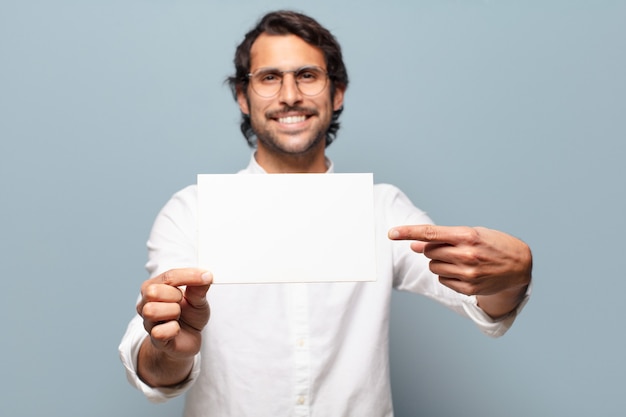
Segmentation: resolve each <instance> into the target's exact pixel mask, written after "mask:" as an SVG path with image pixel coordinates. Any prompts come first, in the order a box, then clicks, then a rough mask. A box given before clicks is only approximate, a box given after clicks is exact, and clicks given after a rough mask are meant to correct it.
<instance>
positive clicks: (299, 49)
mask: <svg viewBox="0 0 626 417" xmlns="http://www.w3.org/2000/svg"><path fill="white" fill-rule="evenodd" d="M306 65H317V66H319V67H322V68H326V62H325V59H324V54H323V53H322V50H321V49H319V48H316V47H315V46H312V45H309V44H308V43H306V42H305V41H304V40H302V38H299V37H298V36H296V35H268V34H267V33H263V34H261V35H260V36H259V37H258V38H257V39H256V40H255V41H254V43H253V44H252V47H251V48H250V72H254V71H255V70H257V69H259V68H267V67H271V68H279V69H283V70H285V69H296V68H300V67H303V66H306Z"/></svg>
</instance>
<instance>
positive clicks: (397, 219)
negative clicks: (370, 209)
mask: <svg viewBox="0 0 626 417" xmlns="http://www.w3.org/2000/svg"><path fill="white" fill-rule="evenodd" d="M374 207H375V208H376V211H377V212H378V213H379V215H383V216H384V217H385V218H386V219H388V220H389V221H391V222H393V223H402V222H407V223H432V220H431V219H430V218H429V217H428V215H427V214H426V213H425V212H424V211H423V210H421V209H419V208H418V207H416V206H415V205H414V204H413V202H412V201H411V199H409V197H408V196H407V195H406V194H405V193H404V192H403V191H402V190H400V189H399V188H398V187H396V186H395V185H392V184H386V183H381V184H374Z"/></svg>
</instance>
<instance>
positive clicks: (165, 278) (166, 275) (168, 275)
mask: <svg viewBox="0 0 626 417" xmlns="http://www.w3.org/2000/svg"><path fill="white" fill-rule="evenodd" d="M160 281H161V282H162V283H163V284H167V285H172V282H174V277H173V273H172V271H171V270H169V271H165V272H163V273H162V274H161V277H160Z"/></svg>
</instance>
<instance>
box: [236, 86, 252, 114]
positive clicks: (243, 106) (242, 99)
mask: <svg viewBox="0 0 626 417" xmlns="http://www.w3.org/2000/svg"><path fill="white" fill-rule="evenodd" d="M237 104H239V109H240V110H241V112H242V113H243V114H246V115H249V114H250V107H249V106H248V97H246V94H245V93H244V92H243V91H242V90H241V88H237Z"/></svg>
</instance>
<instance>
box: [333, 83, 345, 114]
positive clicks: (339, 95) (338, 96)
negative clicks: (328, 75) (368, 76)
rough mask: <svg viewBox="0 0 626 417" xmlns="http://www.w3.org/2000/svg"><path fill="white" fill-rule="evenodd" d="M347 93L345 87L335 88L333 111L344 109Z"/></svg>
mask: <svg viewBox="0 0 626 417" xmlns="http://www.w3.org/2000/svg"><path fill="white" fill-rule="evenodd" d="M345 92H346V87H345V86H343V85H338V86H336V87H335V96H334V97H333V111H337V110H339V109H341V108H342V107H343V95H344V93H345Z"/></svg>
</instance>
